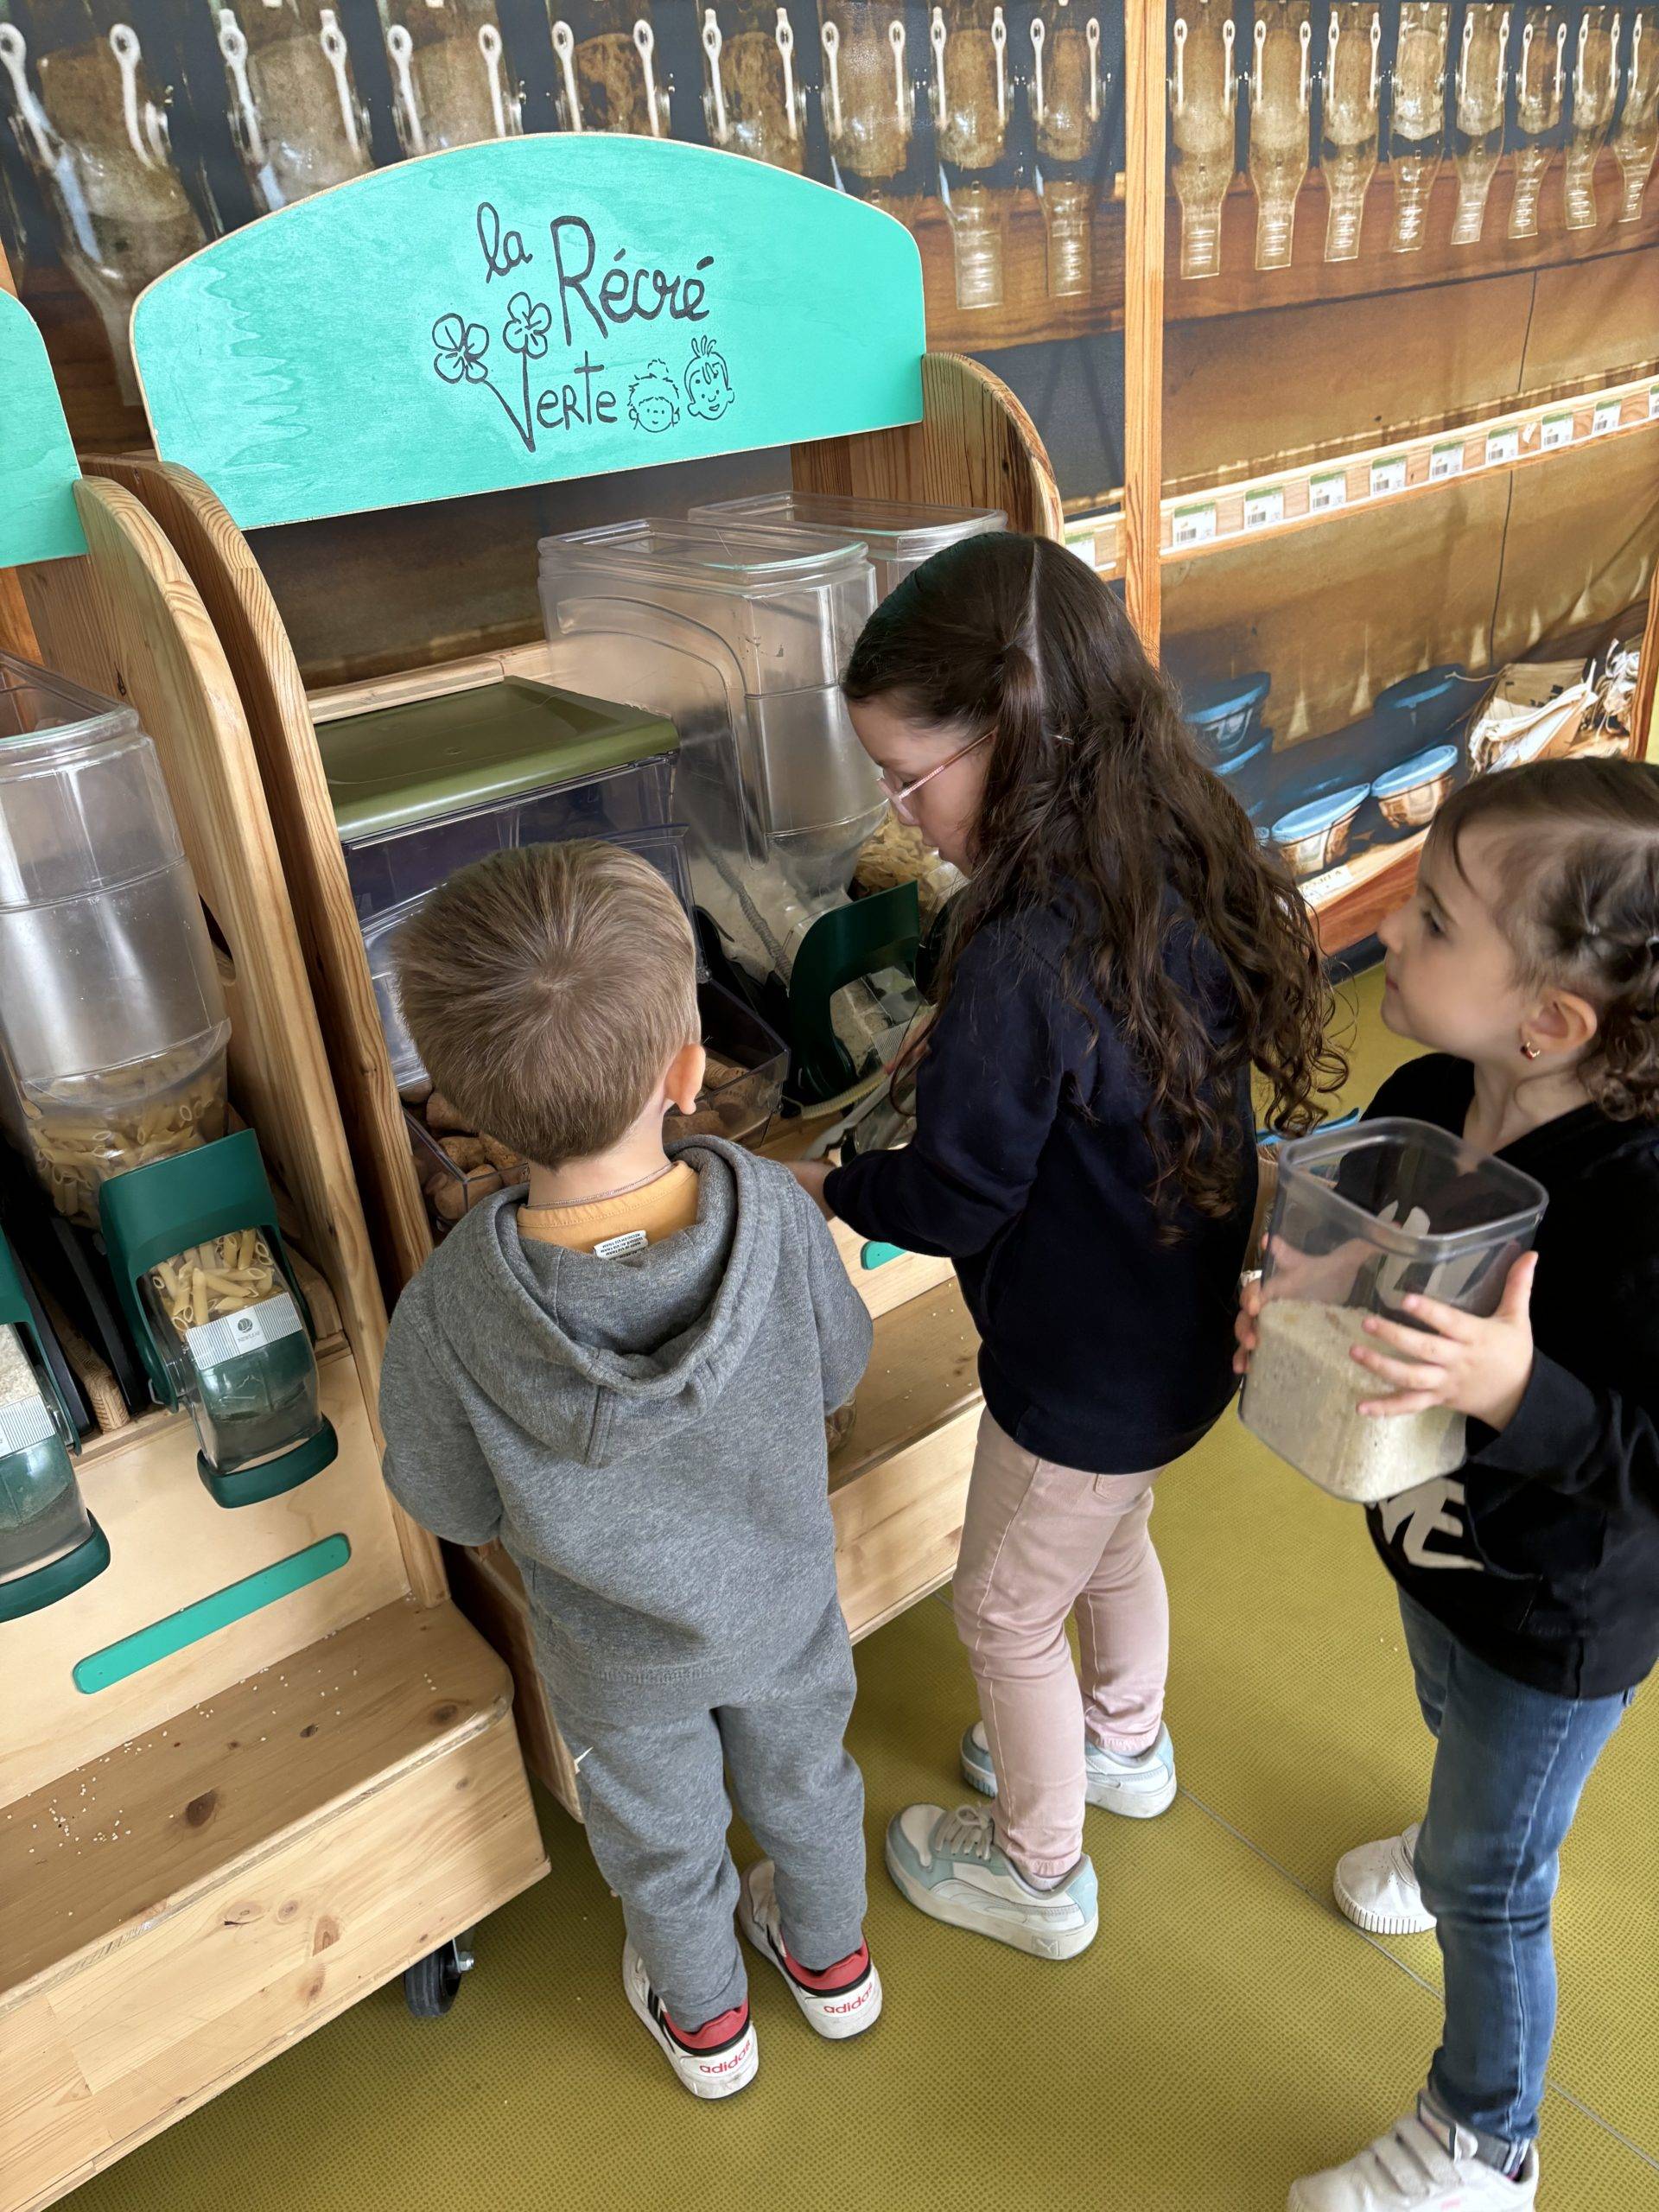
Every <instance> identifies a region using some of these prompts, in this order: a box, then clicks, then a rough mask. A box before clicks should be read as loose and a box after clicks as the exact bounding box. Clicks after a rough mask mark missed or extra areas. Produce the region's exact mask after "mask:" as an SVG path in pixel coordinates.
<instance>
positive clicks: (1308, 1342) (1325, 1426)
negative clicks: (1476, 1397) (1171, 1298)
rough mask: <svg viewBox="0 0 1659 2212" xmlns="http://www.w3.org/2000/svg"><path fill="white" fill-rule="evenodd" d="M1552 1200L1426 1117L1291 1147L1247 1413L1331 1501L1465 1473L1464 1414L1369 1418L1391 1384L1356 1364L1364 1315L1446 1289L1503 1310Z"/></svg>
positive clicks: (1468, 1301)
mask: <svg viewBox="0 0 1659 2212" xmlns="http://www.w3.org/2000/svg"><path fill="white" fill-rule="evenodd" d="M1544 1205H1545V1193H1544V1192H1543V1190H1542V1188H1541V1185H1538V1184H1537V1183H1535V1182H1534V1181H1533V1179H1532V1178H1531V1177H1530V1176H1529V1175H1523V1174H1522V1173H1520V1172H1519V1170H1518V1169H1516V1168H1514V1167H1511V1166H1509V1165H1508V1164H1507V1163H1506V1162H1505V1161H1503V1160H1496V1159H1494V1158H1492V1157H1491V1154H1486V1153H1483V1152H1479V1151H1478V1150H1477V1149H1476V1148H1475V1147H1474V1146H1473V1145H1471V1144H1468V1143H1465V1141H1464V1140H1463V1139H1462V1138H1461V1137H1457V1136H1452V1135H1448V1134H1447V1133H1446V1131H1445V1130H1443V1129H1437V1128H1431V1127H1429V1126H1428V1125H1427V1123H1424V1122H1409V1121H1403V1120H1388V1119H1384V1120H1379V1121H1375V1122H1357V1123H1355V1124H1353V1125H1352V1126H1351V1127H1349V1128H1342V1129H1332V1130H1325V1131H1321V1132H1320V1133H1319V1135H1315V1136H1311V1137H1303V1138H1301V1139H1300V1140H1299V1141H1296V1142H1295V1143H1294V1144H1287V1145H1285V1146H1283V1147H1281V1150H1280V1154H1279V1188H1278V1192H1277V1195H1276V1197H1275V1198H1274V1208H1273V1219H1272V1223H1271V1225H1270V1229H1269V1232H1268V1247H1267V1258H1266V1263H1265V1265H1264V1268H1263V1270H1262V1299H1263V1304H1262V1317H1261V1323H1260V1342H1259V1344H1258V1345H1257V1348H1256V1351H1255V1354H1254V1356H1253V1357H1252V1359H1251V1362H1250V1372H1249V1380H1248V1382H1247V1383H1245V1386H1244V1402H1243V1417H1244V1422H1245V1425H1246V1427H1249V1428H1251V1429H1253V1430H1254V1431H1255V1433H1256V1435H1258V1436H1259V1437H1261V1439H1262V1441H1263V1442H1264V1443H1266V1444H1268V1445H1270V1446H1272V1447H1273V1449H1274V1451H1275V1452H1277V1453H1278V1454H1279V1456H1280V1458H1281V1459H1287V1460H1288V1461H1289V1462H1290V1464H1291V1465H1292V1466H1294V1467H1296V1468H1298V1469H1300V1471H1301V1472H1302V1473H1303V1474H1305V1475H1306V1476H1307V1477H1308V1478H1309V1479H1310V1480H1311V1481H1313V1482H1316V1483H1318V1484H1319V1486H1320V1488H1321V1489H1323V1490H1327V1491H1331V1492H1332V1494H1333V1495H1334V1496H1335V1497H1344V1498H1350V1499H1353V1500H1356V1501H1357V1502H1359V1503H1375V1502H1376V1500H1377V1499H1379V1498H1383V1497H1393V1496H1394V1495H1395V1493H1396V1492H1397V1491H1405V1490H1411V1489H1414V1488H1415V1487H1416V1485H1417V1484H1420V1483H1425V1482H1428V1481H1430V1480H1432V1479H1433V1478H1434V1477H1435V1476H1437V1475H1446V1474H1450V1473H1451V1472H1452V1471H1453V1470H1454V1469H1455V1468H1457V1467H1459V1466H1460V1465H1462V1463H1463V1460H1464V1458H1465V1441H1464V1423H1463V1419H1462V1416H1461V1415H1460V1414H1453V1413H1450V1412H1447V1411H1446V1410H1445V1409H1444V1408H1433V1409H1431V1410H1430V1411H1428V1412H1427V1413H1421V1414H1402V1415H1401V1416H1399V1417H1398V1418H1395V1419H1377V1418H1375V1417H1367V1416H1364V1415H1362V1414H1360V1412H1359V1411H1358V1408H1359V1405H1360V1402H1361V1401H1362V1400H1365V1399H1374V1398H1381V1397H1385V1396H1387V1395H1389V1386H1388V1385H1387V1384H1386V1383H1383V1382H1382V1381H1381V1380H1380V1378H1379V1377H1377V1376H1375V1375H1372V1374H1371V1373H1370V1372H1369V1371H1368V1370H1366V1369H1364V1368H1363V1367H1361V1366H1359V1365H1358V1364H1357V1363H1356V1362H1355V1360H1354V1359H1353V1357H1352V1352H1353V1350H1354V1347H1355V1346H1356V1345H1357V1344H1363V1343H1365V1342H1367V1341H1368V1339H1367V1338H1366V1336H1365V1331H1364V1322H1365V1317H1366V1316H1367V1315H1368V1314H1370V1313H1381V1314H1385V1315H1388V1316H1389V1317H1391V1318H1393V1319H1396V1320H1397V1319H1401V1318H1402V1305H1403V1301H1404V1300H1406V1299H1407V1298H1408V1297H1411V1296H1413V1295H1414V1294H1415V1295H1420V1296H1422V1297H1427V1298H1434V1299H1438V1300H1440V1301H1441V1302H1442V1303H1443V1304H1446V1305H1448V1306H1458V1307H1459V1308H1460V1309H1461V1310H1462V1311H1463V1312H1464V1313H1474V1314H1479V1315H1486V1314H1490V1313H1493V1312H1494V1311H1496V1309H1497V1303H1498V1300H1499V1299H1500V1298H1501V1297H1502V1296H1503V1286H1504V1283H1505V1281H1507V1279H1508V1276H1509V1273H1510V1268H1511V1267H1512V1266H1513V1265H1514V1263H1515V1262H1516V1260H1517V1259H1519V1257H1520V1256H1521V1255H1522V1253H1523V1252H1524V1251H1526V1250H1527V1249H1529V1246H1530V1245H1531V1243H1532V1240H1533V1237H1534V1236H1535V1234H1536V1231H1537V1228H1538V1224H1539V1222H1540V1220H1541V1218H1542V1216H1543V1211H1544Z"/></svg>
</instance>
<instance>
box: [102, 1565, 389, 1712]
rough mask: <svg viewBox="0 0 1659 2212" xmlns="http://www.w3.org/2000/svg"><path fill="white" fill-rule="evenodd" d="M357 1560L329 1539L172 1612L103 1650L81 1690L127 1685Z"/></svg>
mask: <svg viewBox="0 0 1659 2212" xmlns="http://www.w3.org/2000/svg"><path fill="white" fill-rule="evenodd" d="M351 1555H352V1547H351V1544H350V1542H349V1541H348V1540H347V1539H346V1537H344V1536H324V1537H323V1538H322V1540H321V1542H319V1543H315V1544H308V1545H307V1546H306V1548H305V1549H304V1550H303V1551H302V1552H295V1553H292V1554H290V1555H289V1557H288V1558H287V1559H279V1560H277V1561H276V1562H275V1563H274V1564H273V1565H271V1566H270V1567H261V1568H260V1569H259V1571H258V1573H257V1574H245V1575H244V1576H243V1578H242V1580H241V1581H240V1582H232V1583H231V1584H229V1585H228V1586H227V1587H226V1588H225V1589H223V1590H215V1591H214V1592H213V1595H212V1597H211V1598H198V1599H196V1602H195V1603H194V1605H185V1606H183V1607H181V1610H180V1611H178V1612H176V1613H169V1614H168V1616H167V1618H166V1619H165V1620H159V1621H152V1622H151V1623H150V1624H149V1627H148V1628H141V1629H135V1630H134V1631H133V1633H132V1634H131V1635H130V1636H124V1637H122V1638H121V1640H120V1642H119V1643H106V1644H105V1647H104V1649H102V1650H101V1651H94V1652H92V1653H90V1654H89V1655H88V1656H86V1658H85V1659H82V1660H81V1661H79V1663H78V1664H77V1666H76V1668H75V1669H74V1682H75V1688H77V1689H78V1690H85V1691H86V1692H87V1693H88V1694H91V1693H92V1691H93V1690H107V1689H109V1688H112V1687H113V1685H114V1684H115V1683H117V1682H124V1681H126V1679H127V1677H128V1675H137V1674H138V1673H140V1672H141V1671H142V1670H143V1669H144V1668H146V1667H153V1666H154V1665H155V1664H156V1661H157V1660H158V1659H170V1658H171V1657H172V1656H173V1654H174V1653H175V1651H182V1650H183V1649H184V1648H185V1646H186V1645H187V1644H188V1643H200V1642H201V1640H202V1638H203V1637H206V1636H212V1635H213V1633H214V1632H215V1630H219V1629H221V1628H228V1627H229V1626H230V1624H231V1623H232V1621H240V1620H245V1619H246V1618H247V1617H248V1615H249V1614H250V1613H257V1611H259V1609H260V1607H261V1606H262V1605H275V1604H276V1602H277V1599H279V1598H287V1597H289V1596H291V1595H292V1593H293V1592H295V1591H296V1590H303V1589H304V1587H305V1586H306V1584H307V1583H308V1582H321V1580H322V1578H323V1576H324V1575H325V1574H332V1573H334V1570H335V1568H336V1567H344V1566H345V1564H346V1560H348V1559H350V1557H351Z"/></svg>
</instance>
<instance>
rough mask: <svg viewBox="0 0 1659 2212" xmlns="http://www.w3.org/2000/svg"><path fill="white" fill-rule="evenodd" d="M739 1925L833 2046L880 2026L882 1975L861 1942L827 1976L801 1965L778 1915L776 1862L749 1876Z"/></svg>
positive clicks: (762, 1862)
mask: <svg viewBox="0 0 1659 2212" xmlns="http://www.w3.org/2000/svg"><path fill="white" fill-rule="evenodd" d="M737 1920H738V1925H739V1927H740V1928H741V1929H742V1930H743V1933H744V1934H745V1935H746V1936H747V1937H748V1939H749V1941H750V1942H751V1943H753V1946H754V1948H755V1949H756V1950H757V1951H759V1952H760V1955H761V1956H762V1957H763V1958H767V1959H770V1960H771V1961H772V1964H773V1966H775V1967H777V1969H778V1971H779V1974H782V1976H783V1977H784V1980H785V1982H787V1984H788V1985H789V1988H790V1992H791V1994H792V1996H793V1997H794V1999H795V2002H796V2003H797V2004H798V2005H799V2006H800V2008H801V2010H802V2012H804V2014H805V2015H806V2018H807V2020H808V2023H809V2024H810V2025H811V2026H812V2027H814V2028H816V2029H817V2032H818V2033H819V2034H820V2035H821V2036H823V2037H824V2038H825V2039H826V2041H828V2042H829V2043H845V2042H846V2041H847V2039H848V2037H849V2036H861V2035H862V2034H863V2032H864V2031H865V2029H866V2028H870V2027H874V2025H875V2023H876V2021H877V2020H878V2019H879V2018H880V2014H881V1977H880V1974H878V1973H877V1972H876V1970H875V1961H874V1960H873V1959H872V1958H871V1956H870V1947H869V1945H868V1943H861V1944H860V1945H859V1947H858V1948H857V1949H856V1950H855V1951H854V1952H852V1953H851V1954H850V1955H849V1956H848V1957H847V1958H844V1959H842V1960H841V1961H838V1963H837V1964H836V1965H835V1966H832V1967H826V1968H825V1969H824V1971H823V1973H822V1974H813V1973H810V1972H809V1971H808V1969H807V1968H806V1967H803V1966H798V1965H797V1964H796V1962H795V1961H794V1960H793V1959H791V1957H790V1955H789V1950H788V1947H787V1946H786V1945H785V1942H784V1938H783V1934H782V1930H781V1928H780V1926H779V1916H778V1893H777V1890H776V1888H775V1887H774V1877H773V1869H772V1861H771V1859H756V1861H755V1863H754V1865H753V1866H751V1867H750V1869H749V1871H748V1872H747V1874H745V1876H744V1877H743V1884H742V1887H741V1889H740V1891H738V1897H737Z"/></svg>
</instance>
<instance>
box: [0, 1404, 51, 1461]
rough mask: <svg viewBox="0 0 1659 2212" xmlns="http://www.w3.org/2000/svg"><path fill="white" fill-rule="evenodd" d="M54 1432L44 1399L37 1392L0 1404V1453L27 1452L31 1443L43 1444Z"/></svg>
mask: <svg viewBox="0 0 1659 2212" xmlns="http://www.w3.org/2000/svg"><path fill="white" fill-rule="evenodd" d="M56 1433H57V1432H56V1430H55V1429H54V1427H53V1425H52V1415H51V1414H50V1413H49V1412H48V1409H47V1403H46V1400H45V1399H44V1398H43V1397H41V1395H40V1394H39V1393H38V1392H36V1394H35V1395H34V1396H33V1397H32V1398H14V1399H13V1400H12V1402H11V1403H10V1405H9V1406H0V1453H5V1452H27V1451H28V1449H29V1446H30V1445H31V1444H44V1443H45V1442H46V1440H47V1439H48V1437H49V1436H53V1435H55V1434H56Z"/></svg>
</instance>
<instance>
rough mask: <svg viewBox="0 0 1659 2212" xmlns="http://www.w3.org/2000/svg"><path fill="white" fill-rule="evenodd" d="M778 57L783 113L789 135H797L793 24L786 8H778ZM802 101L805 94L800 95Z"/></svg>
mask: <svg viewBox="0 0 1659 2212" xmlns="http://www.w3.org/2000/svg"><path fill="white" fill-rule="evenodd" d="M775 35H776V37H777V41H778V59H779V60H780V61H781V62H782V63H783V65H784V113H785V116H786V117H787V118H789V135H790V137H791V138H793V137H797V136H798V132H797V130H796V124H795V26H794V24H793V23H791V22H790V20H789V10H788V9H787V8H779V10H778V29H777V32H776V34H775ZM802 99H803V101H804V99H805V95H804V93H803V95H802Z"/></svg>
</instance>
